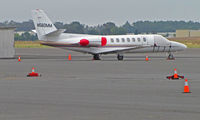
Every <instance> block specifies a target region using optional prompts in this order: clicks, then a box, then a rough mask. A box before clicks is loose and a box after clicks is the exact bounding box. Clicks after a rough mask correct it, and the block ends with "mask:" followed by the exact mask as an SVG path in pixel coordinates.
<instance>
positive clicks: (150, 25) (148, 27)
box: [0, 20, 200, 40]
mask: <svg viewBox="0 0 200 120" xmlns="http://www.w3.org/2000/svg"><path fill="white" fill-rule="evenodd" d="M0 26H15V27H16V31H26V32H28V31H31V30H33V29H35V28H34V24H33V21H32V20H29V21H24V22H15V21H5V22H0ZM55 26H56V27H57V28H58V29H65V30H66V31H65V32H66V33H78V34H92V35H122V34H143V33H145V34H150V33H155V34H156V33H158V32H175V31H176V30H177V29H192V30H198V29H200V23H199V22H193V21H188V22H186V21H137V22H133V23H130V22H128V21H127V22H126V23H125V24H123V25H121V26H117V25H116V24H115V23H113V22H107V23H105V24H102V25H96V26H89V25H85V24H81V23H80V22H78V21H74V22H72V23H69V24H65V23H63V22H55ZM15 37H16V40H19V39H21V40H28V39H29V40H35V39H37V37H36V36H34V35H28V33H24V34H22V35H20V36H19V35H15ZM20 37H21V38H20Z"/></svg>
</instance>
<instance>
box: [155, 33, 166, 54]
mask: <svg viewBox="0 0 200 120" xmlns="http://www.w3.org/2000/svg"><path fill="white" fill-rule="evenodd" d="M166 44H167V42H166V41H165V39H163V37H162V36H154V47H153V52H164V51H165V50H166V49H167V48H166Z"/></svg>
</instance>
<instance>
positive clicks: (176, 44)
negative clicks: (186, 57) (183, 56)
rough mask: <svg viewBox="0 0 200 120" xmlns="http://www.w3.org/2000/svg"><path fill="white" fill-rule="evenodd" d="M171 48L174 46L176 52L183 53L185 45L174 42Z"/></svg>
mask: <svg viewBox="0 0 200 120" xmlns="http://www.w3.org/2000/svg"><path fill="white" fill-rule="evenodd" d="M172 46H176V47H177V48H176V49H177V51H183V50H185V49H186V48H187V46H186V45H184V44H182V43H179V42H174V41H173V42H172Z"/></svg>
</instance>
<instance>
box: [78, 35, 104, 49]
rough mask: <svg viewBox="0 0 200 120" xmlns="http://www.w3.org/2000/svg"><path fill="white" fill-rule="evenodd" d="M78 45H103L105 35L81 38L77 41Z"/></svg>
mask: <svg viewBox="0 0 200 120" xmlns="http://www.w3.org/2000/svg"><path fill="white" fill-rule="evenodd" d="M79 44H80V46H84V47H86V46H88V47H98V46H105V45H106V44H107V39H106V37H90V38H87V39H81V40H80V42H79Z"/></svg>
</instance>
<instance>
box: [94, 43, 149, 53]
mask: <svg viewBox="0 0 200 120" xmlns="http://www.w3.org/2000/svg"><path fill="white" fill-rule="evenodd" d="M146 47H150V45H146V46H144V45H141V46H134V47H113V48H107V47H104V48H97V47H94V48H91V51H93V52H95V54H109V53H123V52H127V51H131V50H134V49H140V48H146Z"/></svg>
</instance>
